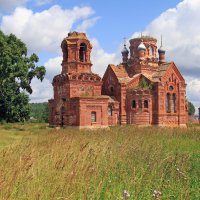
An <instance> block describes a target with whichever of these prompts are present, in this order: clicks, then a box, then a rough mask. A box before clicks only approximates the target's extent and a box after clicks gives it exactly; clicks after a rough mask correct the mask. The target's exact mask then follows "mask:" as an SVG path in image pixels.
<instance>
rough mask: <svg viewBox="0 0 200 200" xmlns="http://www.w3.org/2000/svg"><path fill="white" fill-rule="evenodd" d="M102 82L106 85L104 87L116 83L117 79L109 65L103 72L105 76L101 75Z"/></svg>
mask: <svg viewBox="0 0 200 200" xmlns="http://www.w3.org/2000/svg"><path fill="white" fill-rule="evenodd" d="M102 81H103V84H106V85H108V84H115V83H117V82H118V79H117V77H116V75H115V73H114V72H113V70H112V68H111V66H110V65H108V67H107V69H106V71H105V74H104V75H103V78H102Z"/></svg>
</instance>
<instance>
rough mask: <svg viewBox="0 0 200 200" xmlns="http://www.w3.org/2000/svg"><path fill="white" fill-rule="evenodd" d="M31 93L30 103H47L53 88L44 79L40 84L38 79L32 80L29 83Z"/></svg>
mask: <svg viewBox="0 0 200 200" xmlns="http://www.w3.org/2000/svg"><path fill="white" fill-rule="evenodd" d="M31 87H32V90H33V93H32V94H31V95H30V99H31V102H34V103H37V102H47V101H48V99H51V98H52V97H53V87H52V85H51V82H50V81H49V80H48V79H46V78H44V80H43V81H42V82H41V81H40V80H38V79H36V78H35V79H33V80H32V82H31Z"/></svg>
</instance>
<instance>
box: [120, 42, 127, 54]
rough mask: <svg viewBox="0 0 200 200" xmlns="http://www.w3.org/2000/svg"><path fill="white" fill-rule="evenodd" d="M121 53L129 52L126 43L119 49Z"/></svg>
mask: <svg viewBox="0 0 200 200" xmlns="http://www.w3.org/2000/svg"><path fill="white" fill-rule="evenodd" d="M121 53H122V54H129V51H128V49H127V48H126V44H124V48H123V49H122V51H121Z"/></svg>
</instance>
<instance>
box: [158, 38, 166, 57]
mask: <svg viewBox="0 0 200 200" xmlns="http://www.w3.org/2000/svg"><path fill="white" fill-rule="evenodd" d="M158 53H164V54H165V50H164V49H163V44H162V35H161V45H160V48H159V49H158Z"/></svg>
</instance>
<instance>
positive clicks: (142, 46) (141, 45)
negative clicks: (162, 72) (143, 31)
mask: <svg viewBox="0 0 200 200" xmlns="http://www.w3.org/2000/svg"><path fill="white" fill-rule="evenodd" d="M137 49H138V51H146V47H145V45H144V43H143V40H142V41H141V43H140V45H139V46H138V48H137Z"/></svg>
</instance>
